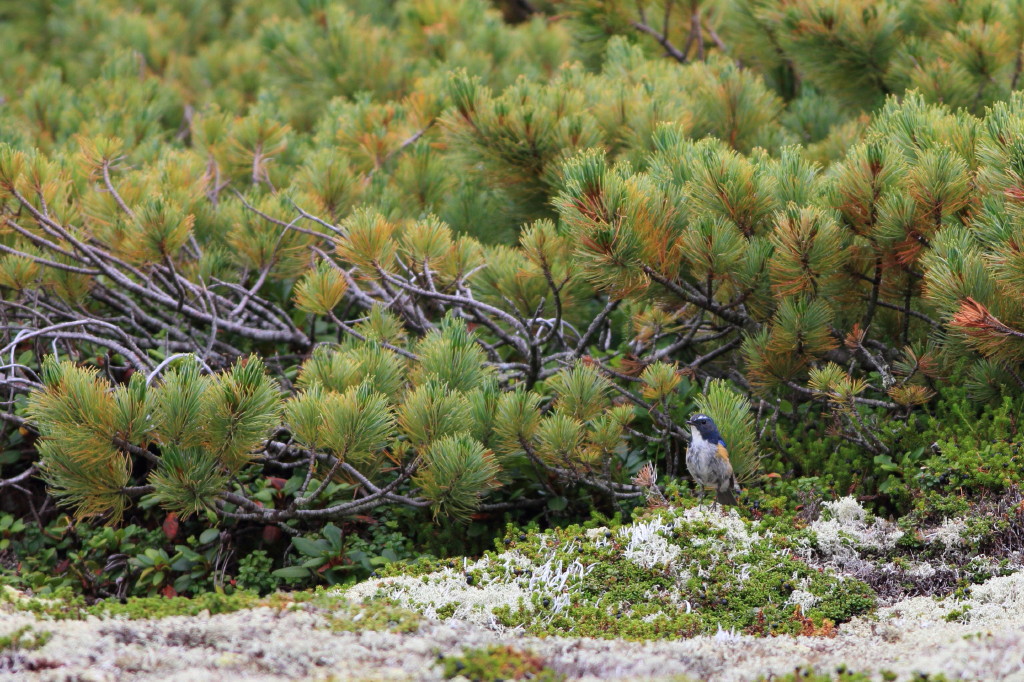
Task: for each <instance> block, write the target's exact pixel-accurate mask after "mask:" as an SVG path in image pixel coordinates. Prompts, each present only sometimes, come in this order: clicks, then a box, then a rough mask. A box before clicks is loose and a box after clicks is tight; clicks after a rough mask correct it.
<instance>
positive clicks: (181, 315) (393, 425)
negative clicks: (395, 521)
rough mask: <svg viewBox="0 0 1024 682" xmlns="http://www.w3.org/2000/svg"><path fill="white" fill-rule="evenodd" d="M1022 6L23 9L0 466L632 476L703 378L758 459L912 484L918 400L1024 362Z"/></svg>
mask: <svg viewBox="0 0 1024 682" xmlns="http://www.w3.org/2000/svg"><path fill="white" fill-rule="evenodd" d="M1013 7H1014V5H1013V3H1005V2H996V1H995V0H992V1H988V0H986V1H983V2H972V3H959V4H957V3H954V4H951V5H948V6H947V4H941V3H938V4H937V3H924V4H922V3H918V2H911V1H910V0H906V1H904V0H896V1H894V2H884V3H883V2H877V1H875V0H857V1H856V2H849V3H842V4H841V6H839V5H836V3H834V2H831V1H828V2H826V1H824V0H801V1H800V2H794V3H773V2H763V1H760V0H759V1H757V2H754V1H748V0H735V1H730V2H715V3H710V2H708V3H690V4H688V5H686V6H685V7H684V4H683V3H680V2H676V1H675V0H657V1H652V2H650V3H640V4H637V3H635V2H618V1H615V2H600V3H598V2H592V1H591V0H569V1H567V2H564V3H545V2H535V3H530V4H529V7H527V6H526V5H524V6H523V7H519V8H518V9H514V8H508V7H506V8H505V9H506V14H505V15H504V16H503V15H502V14H501V13H500V12H499V11H497V10H496V9H495V8H493V7H491V5H490V4H489V3H487V2H484V0H445V1H437V2H427V1H424V0H403V1H402V2H399V3H395V4H389V3H383V4H382V3H372V2H362V1H359V0H346V1H345V2H323V1H319V0H317V1H311V2H302V3H289V2H284V1H283V0H275V1H271V2H261V3H252V2H248V1H244V0H237V1H235V0H232V1H228V2H221V1H219V0H218V1H216V2H214V1H213V0H189V1H188V2H186V3H183V4H181V5H180V6H176V7H174V8H168V7H165V6H163V5H162V4H160V3H155V2H144V3H141V4H140V3H129V2H124V1H123V0H89V1H88V2H80V3H73V4H71V5H69V6H64V5H60V6H59V7H58V6H56V5H52V4H47V3H36V4H34V5H31V6H28V5H26V6H25V7H20V8H17V9H12V10H11V11H10V13H9V16H5V19H7V20H6V21H5V22H3V26H2V27H0V35H2V37H3V38H4V39H3V40H0V82H2V83H3V85H2V86H0V90H2V91H0V95H2V96H3V98H4V101H5V102H6V104H5V105H4V106H3V107H0V314H2V320H3V325H2V329H0V357H3V358H4V364H3V366H2V368H0V376H2V379H0V382H2V385H0V391H2V394H3V396H4V397H3V401H4V405H3V412H2V413H0V416H2V419H3V425H4V426H3V428H4V429H5V430H4V431H3V432H0V437H2V438H4V439H5V441H6V442H7V443H8V447H7V448H6V449H5V450H4V451H3V452H2V453H0V467H2V470H0V491H3V494H4V497H5V498H6V499H13V497H8V495H12V496H19V495H20V496H22V497H26V499H28V500H29V502H30V503H31V504H29V506H28V507H19V513H20V512H21V511H25V510H27V509H28V508H29V507H32V506H33V505H35V504H36V502H38V501H39V498H41V497H43V496H44V495H46V494H48V495H52V496H53V497H54V498H55V499H56V501H57V502H59V503H60V504H62V505H64V506H66V507H68V508H69V509H70V510H71V511H72V513H73V514H74V515H75V516H76V517H77V518H79V519H81V518H98V519H102V520H105V521H116V520H119V519H122V518H125V517H131V518H132V519H136V520H140V521H141V519H140V518H139V517H140V516H142V515H145V514H146V513H147V510H151V509H159V510H160V512H161V513H162V514H174V515H175V517H174V518H175V519H180V520H182V521H184V522H189V523H202V524H223V525H226V526H229V527H249V528H254V529H258V528H260V527H264V526H265V527H270V528H272V529H273V530H270V531H260V532H261V533H264V532H265V534H266V536H267V537H271V538H273V537H276V536H275V534H276V533H285V534H287V535H288V536H289V537H295V536H302V535H303V534H308V533H313V534H316V533H318V532H320V531H321V530H322V529H325V528H326V524H328V522H341V521H342V520H343V519H358V518H360V517H365V516H366V514H367V513H368V512H370V511H371V510H375V509H376V510H378V511H380V508H382V507H389V508H402V509H406V510H413V511H415V510H424V511H425V513H426V514H428V515H429V516H428V517H427V518H431V519H439V520H440V519H455V520H458V521H460V522H463V523H472V522H474V521H479V520H487V519H492V520H493V519H496V518H497V517H496V516H495V515H500V514H502V513H505V512H517V513H519V512H522V513H530V514H532V513H542V514H545V515H550V514H557V513H559V512H561V511H562V510H565V509H567V508H568V507H569V506H570V505H572V506H573V508H574V509H575V510H581V509H584V508H589V507H591V506H597V507H600V508H602V509H603V510H604V511H606V512H608V513H612V512H614V511H615V510H628V507H624V506H623V505H624V504H627V503H628V502H629V501H630V500H635V499H638V498H639V496H640V495H642V494H643V492H644V490H645V489H646V488H644V487H641V486H640V485H638V484H637V483H635V482H634V481H633V478H634V476H635V475H636V474H637V472H638V471H639V470H640V469H641V467H643V466H644V465H645V464H647V463H648V462H650V463H651V465H652V468H651V469H646V470H645V471H647V472H648V474H649V475H648V476H647V477H646V478H645V479H644V480H645V481H648V482H650V483H651V484H652V485H653V481H654V480H655V479H656V475H654V474H653V473H651V472H654V471H660V472H661V473H662V474H663V475H664V476H665V478H662V481H666V480H672V479H673V478H678V477H680V476H682V475H683V472H684V466H683V462H684V454H685V450H686V444H687V438H688V430H687V429H686V427H685V424H684V422H685V418H686V416H687V415H688V414H689V413H690V412H692V411H693V410H695V409H698V408H699V409H702V410H703V411H705V412H708V413H709V414H711V415H712V416H713V417H714V418H715V420H716V421H717V423H718V424H719V426H720V428H721V431H722V433H723V434H725V436H726V439H727V441H728V443H729V447H730V451H731V452H732V456H733V464H734V466H735V467H736V469H737V472H738V473H739V474H740V476H741V478H743V479H745V480H747V481H756V480H757V474H758V473H759V471H760V470H759V462H761V461H762V458H764V459H763V461H764V462H767V463H769V464H770V465H771V466H772V467H773V468H776V469H779V470H780V473H789V472H792V473H793V474H794V475H804V476H806V475H810V476H821V477H822V480H826V481H830V482H831V483H832V484H836V485H837V486H838V487H839V488H841V489H842V490H841V492H844V493H845V492H847V491H849V490H850V489H856V488H860V489H862V490H864V491H865V492H867V493H869V494H872V495H874V494H879V495H880V496H881V497H880V498H878V499H879V500H880V502H879V504H880V505H882V506H885V505H889V506H890V508H906V507H908V506H909V505H910V504H911V499H912V498H913V496H914V495H913V492H912V491H908V490H907V487H908V486H913V485H915V484H914V475H915V474H913V473H912V471H916V470H917V469H919V468H920V466H921V465H922V464H925V465H926V466H927V467H928V468H929V469H928V470H929V471H932V470H933V469H934V468H935V467H934V466H933V465H934V464H935V462H932V461H930V460H929V461H927V462H926V461H925V460H928V458H929V457H930V455H928V454H926V453H927V452H928V451H927V450H922V449H921V448H928V447H930V442H929V443H923V442H921V441H923V440H924V437H923V436H922V437H921V438H919V439H915V438H914V437H913V436H912V435H909V434H911V432H912V431H913V429H912V427H911V425H913V424H922V423H932V426H933V427H935V429H939V428H940V427H938V426H935V423H934V422H927V421H925V415H927V414H928V413H929V412H932V413H934V411H935V410H936V409H938V408H937V405H938V404H939V403H940V401H941V400H942V399H943V398H942V396H943V395H944V394H945V393H946V392H949V391H959V390H961V389H963V390H964V391H966V393H965V396H969V398H968V397H961V398H960V399H961V400H963V401H965V402H964V404H965V405H966V406H967V407H965V409H966V410H968V412H970V411H972V410H973V411H974V412H977V411H978V409H979V408H978V405H980V404H983V403H984V404H987V403H988V402H993V403H998V401H1000V400H1002V398H1003V396H1005V395H1009V394H1011V393H1013V392H1015V391H1019V390H1020V388H1021V387H1022V386H1024V379H1022V376H1024V312H1022V310H1021V307H1020V305H1019V301H1020V300H1021V297H1022V295H1024V277H1022V275H1021V273H1022V264H1024V259H1022V257H1021V248H1020V245H1021V244H1024V234H1022V228H1021V225H1022V224H1024V222H1022V220H1021V210H1022V208H1021V205H1022V200H1024V184H1022V183H1024V141H1022V140H1024V97H1022V96H1021V95H1020V94H1019V93H1018V92H1016V88H1017V86H1018V84H1019V83H1018V81H1019V76H1020V72H1021V64H1022V60H1021V58H1020V54H1021V44H1022V40H1024V38H1022V36H1024V24H1022V23H1021V20H1020V17H1021V16H1024V15H1022V14H1021V13H1020V12H1017V11H1015V10H1014V9H1013ZM684 10H685V11H684ZM556 12H557V14H555V13H556ZM505 19H515V20H516V21H517V22H518V23H508V22H507V21H506V20H505ZM968 400H969V401H973V402H967V401H968ZM972 414H973V413H972ZM918 415H920V417H919V416H918ZM919 418H920V419H921V420H922V421H915V420H917V419H919ZM962 418H963V420H964V421H970V420H971V419H972V418H973V417H972V415H971V414H967V413H966V412H965V413H964V415H963V417H962ZM1008 419H1009V421H1008V423H1007V424H1002V422H1001V423H1000V424H1001V425H1000V426H999V428H1000V433H1003V432H1005V435H1000V436H999V438H1006V439H1009V440H1011V441H1012V440H1013V439H1015V438H1018V435H1017V434H1019V426H1018V424H1017V422H1016V420H1015V418H1013V419H1010V418H1008ZM1004 421H1006V420H1004ZM1004 427H1005V428H1004ZM929 433H930V432H929ZM809 434H813V437H811V435H809ZM935 440H936V441H938V438H936V439H935ZM821 441H825V442H826V445H822V442H821ZM1011 445H1012V443H1009V444H1008V445H1007V448H1009V449H1007V448H1004V447H1002V446H999V447H998V448H996V449H995V450H994V451H993V452H995V453H996V455H998V456H999V457H1000V458H1001V459H1000V461H1003V460H1007V461H1010V462H1012V461H1013V459H1012V458H1013V457H1014V456H1015V455H1014V453H1013V451H1012V447H1010V446H1011ZM941 447H943V446H940V449H941ZM945 451H946V452H951V453H952V452H959V450H957V448H955V447H952V446H949V447H946V450H945ZM961 459H963V460H964V461H968V460H969V457H961V456H960V454H958V455H957V460H958V461H960V460H961ZM960 468H961V466H960V464H957V466H956V467H954V469H956V470H957V471H959V469H960ZM930 475H931V474H930V473H927V472H926V473H925V474H923V476H924V477H925V478H927V477H928V476H930ZM652 476H653V478H652ZM955 478H956V479H957V481H960V480H961V479H973V478H974V477H973V476H970V475H968V474H966V473H964V474H963V475H961V474H960V473H955ZM992 478H999V477H988V478H986V477H981V478H979V479H978V480H979V482H980V483H981V484H982V487H984V486H985V485H988V483H990V482H991V481H990V479H992ZM39 479H41V480H42V481H43V482H45V484H46V493H44V492H43V491H42V490H41V489H39V488H31V487H26V484H27V485H29V486H32V485H36V483H35V482H36V481H37V480H39ZM1012 479H1013V477H1012V476H1011V477H1005V476H1004V477H1001V478H1000V479H999V481H996V483H998V484H999V485H1003V486H1004V487H1005V485H1008V484H1010V483H1012V482H1013V481H1012ZM968 482H973V481H968ZM648 488H649V486H648ZM8 504H10V505H11V506H10V507H5V509H13V508H14V503H8ZM18 504H19V505H20V504H22V503H18ZM531 510H532V511H531ZM154 513H155V512H154ZM196 519H199V521H196ZM150 521H152V519H150ZM336 527H339V528H340V526H336ZM196 531H197V534H198V533H201V532H202V529H196ZM347 532H348V531H347V530H346V533H345V534H343V536H342V539H340V540H339V543H340V544H339V549H338V553H337V556H333V555H332V556H330V557H317V558H318V559H320V558H323V559H324V561H325V564H324V565H326V564H331V565H330V566H329V570H339V571H340V570H341V569H340V568H338V567H339V566H343V565H346V562H349V563H350V564H356V563H358V562H357V561H356V560H353V559H352V558H351V557H349V556H348V552H350V551H352V545H351V544H350V543H349V541H348V540H346V539H344V538H347V537H348V535H347ZM261 537H262V536H261ZM225 551H226V550H225ZM287 551H290V550H287ZM360 551H361V550H360ZM170 556H171V555H169V557H170ZM282 560H283V559H282ZM332 562H334V563H332ZM275 565H276V564H275ZM326 570H328V569H325V571H326Z"/></svg>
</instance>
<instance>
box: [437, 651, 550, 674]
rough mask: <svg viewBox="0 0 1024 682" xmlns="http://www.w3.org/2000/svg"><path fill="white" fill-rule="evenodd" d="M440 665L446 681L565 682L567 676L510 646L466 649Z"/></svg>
mask: <svg viewBox="0 0 1024 682" xmlns="http://www.w3.org/2000/svg"><path fill="white" fill-rule="evenodd" d="M440 663H441V665H442V666H443V667H444V677H445V679H449V680H450V679H452V678H455V677H459V678H464V679H468V680H470V681H471V682H498V681H499V680H535V681H536V682H562V680H564V679H565V675H561V674H559V673H557V672H555V671H554V670H552V669H551V668H549V667H548V666H547V665H546V664H545V662H544V659H543V658H541V657H540V656H537V655H536V654H534V653H532V652H530V651H524V650H522V649H517V648H515V647H511V646H498V645H495V646H489V647H485V648H481V649H466V650H465V651H463V652H462V654H461V655H458V656H441V657H440Z"/></svg>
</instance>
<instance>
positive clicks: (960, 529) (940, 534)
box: [925, 518, 968, 550]
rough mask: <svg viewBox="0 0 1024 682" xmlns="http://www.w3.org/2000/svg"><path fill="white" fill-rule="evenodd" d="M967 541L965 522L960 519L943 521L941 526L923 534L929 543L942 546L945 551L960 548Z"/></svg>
mask: <svg viewBox="0 0 1024 682" xmlns="http://www.w3.org/2000/svg"><path fill="white" fill-rule="evenodd" d="M967 539H968V538H967V522H966V521H965V520H964V519H960V518H956V519H943V520H942V525H941V526H939V527H938V528H935V529H933V530H932V531H930V532H929V533H927V534H925V540H927V541H928V542H929V543H934V544H939V545H942V546H943V547H945V548H946V549H947V550H950V549H955V548H957V547H960V546H961V545H963V544H965V543H966V541H967Z"/></svg>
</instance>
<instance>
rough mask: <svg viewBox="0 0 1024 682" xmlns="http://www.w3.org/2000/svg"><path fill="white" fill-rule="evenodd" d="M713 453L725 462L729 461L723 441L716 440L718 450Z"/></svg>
mask: <svg viewBox="0 0 1024 682" xmlns="http://www.w3.org/2000/svg"><path fill="white" fill-rule="evenodd" d="M715 454H717V455H718V456H719V457H721V458H722V459H724V460H725V461H726V462H728V461H729V451H728V450H726V449H725V442H724V441H718V451H717V452H716V453H715Z"/></svg>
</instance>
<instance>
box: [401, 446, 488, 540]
mask: <svg viewBox="0 0 1024 682" xmlns="http://www.w3.org/2000/svg"><path fill="white" fill-rule="evenodd" d="M423 456H424V459H425V460H426V463H425V466H424V468H423V469H422V470H421V471H420V473H419V474H418V475H417V477H416V478H414V479H413V482H414V483H415V484H416V485H418V486H420V488H421V489H422V493H423V496H424V497H425V498H426V499H428V500H430V502H431V504H432V508H433V510H434V514H435V515H437V514H439V513H442V512H443V513H445V514H447V515H449V516H451V517H453V518H456V519H460V520H467V519H468V518H469V516H470V514H471V513H472V512H473V510H474V509H475V508H476V507H477V505H478V504H479V502H478V500H479V498H480V496H481V495H482V494H483V493H484V492H486V491H487V490H489V489H493V488H496V487H498V485H499V483H498V479H497V476H498V472H499V471H500V468H499V466H498V463H497V462H496V461H495V457H494V453H492V452H491V451H489V450H487V449H485V448H484V446H483V445H482V444H481V443H480V442H479V441H477V440H475V439H473V438H472V437H471V436H469V434H466V433H462V434H457V435H447V436H444V437H442V438H439V439H438V440H436V441H434V442H433V443H432V444H431V445H430V447H429V448H428V449H427V450H426V451H425V452H424V454H423Z"/></svg>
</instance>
